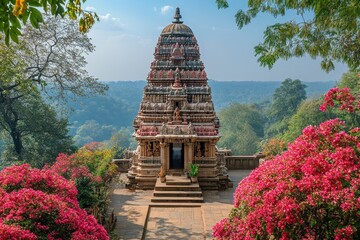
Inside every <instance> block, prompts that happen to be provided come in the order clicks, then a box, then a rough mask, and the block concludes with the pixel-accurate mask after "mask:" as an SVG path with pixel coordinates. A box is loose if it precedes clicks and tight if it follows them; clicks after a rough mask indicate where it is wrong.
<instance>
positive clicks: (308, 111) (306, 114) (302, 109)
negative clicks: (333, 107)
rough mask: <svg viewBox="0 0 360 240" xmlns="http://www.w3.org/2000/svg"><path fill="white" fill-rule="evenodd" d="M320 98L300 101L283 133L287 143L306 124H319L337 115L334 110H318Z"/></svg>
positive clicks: (299, 133)
mask: <svg viewBox="0 0 360 240" xmlns="http://www.w3.org/2000/svg"><path fill="white" fill-rule="evenodd" d="M322 102H323V99H322V98H319V99H309V100H305V101H304V102H302V103H301V104H300V106H299V108H298V109H297V111H296V113H295V114H294V115H293V116H291V118H290V119H289V126H288V128H287V130H286V131H285V133H284V136H283V139H284V140H285V141H286V142H287V143H289V142H293V141H294V140H295V139H296V138H297V137H298V136H300V135H301V133H302V130H303V129H304V128H305V127H306V126H308V125H312V126H315V125H319V124H320V123H322V122H325V121H326V120H329V119H332V118H335V117H337V115H336V114H335V113H334V111H328V112H326V113H324V112H320V111H319V108H320V105H321V103H322Z"/></svg>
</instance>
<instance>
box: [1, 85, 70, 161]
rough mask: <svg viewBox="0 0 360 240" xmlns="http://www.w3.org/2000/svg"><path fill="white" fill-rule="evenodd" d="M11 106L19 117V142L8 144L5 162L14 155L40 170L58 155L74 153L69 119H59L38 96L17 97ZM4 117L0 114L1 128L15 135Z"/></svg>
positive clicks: (17, 131)
mask: <svg viewBox="0 0 360 240" xmlns="http://www.w3.org/2000/svg"><path fill="white" fill-rule="evenodd" d="M11 107H12V111H13V113H14V114H16V115H17V116H18V119H17V121H16V128H15V130H16V134H17V135H18V138H19V142H17V144H8V145H7V148H6V150H5V154H4V155H5V156H3V157H4V158H5V160H8V161H9V160H10V161H11V160H12V158H14V156H16V157H17V158H19V159H20V160H21V159H26V161H27V162H28V163H30V164H31V165H32V166H34V167H42V166H44V164H46V163H50V162H54V161H55V158H56V157H57V155H58V154H59V152H64V153H72V152H73V151H74V150H75V147H74V146H73V142H72V140H71V137H70V136H69V135H68V129H67V126H68V120H67V119H64V118H63V119H59V118H58V116H57V114H56V111H55V109H54V108H52V107H50V106H49V105H48V104H47V103H45V102H44V101H43V100H42V98H41V96H40V95H39V94H38V93H37V94H35V92H34V93H33V94H32V95H25V96H23V97H21V98H19V99H18V100H17V101H15V102H14V103H13V104H12V105H11ZM5 117H6V116H4V115H3V114H0V126H2V127H3V129H4V130H5V131H6V132H7V135H8V136H11V134H14V133H12V131H13V130H12V129H11V128H10V127H9V126H8V124H6V121H5V120H6V119H5ZM16 147H18V148H20V149H21V154H20V157H19V156H18V155H17V154H16V149H15V148H16ZM14 153H15V154H14Z"/></svg>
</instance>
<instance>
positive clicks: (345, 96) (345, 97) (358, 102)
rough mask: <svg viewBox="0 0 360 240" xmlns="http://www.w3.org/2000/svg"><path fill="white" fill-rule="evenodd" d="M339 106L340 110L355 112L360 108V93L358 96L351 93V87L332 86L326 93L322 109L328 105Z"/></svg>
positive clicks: (324, 109)
mask: <svg viewBox="0 0 360 240" xmlns="http://www.w3.org/2000/svg"><path fill="white" fill-rule="evenodd" d="M334 106H338V108H339V109H340V110H343V111H346V112H350V113H353V112H355V111H359V110H360V93H358V98H356V96H354V95H353V94H351V93H350V89H349V88H342V89H340V88H338V87H335V88H332V89H330V90H329V91H328V92H327V93H326V94H325V95H324V103H323V104H322V105H321V106H320V110H321V111H323V112H324V111H326V109H327V108H328V107H334Z"/></svg>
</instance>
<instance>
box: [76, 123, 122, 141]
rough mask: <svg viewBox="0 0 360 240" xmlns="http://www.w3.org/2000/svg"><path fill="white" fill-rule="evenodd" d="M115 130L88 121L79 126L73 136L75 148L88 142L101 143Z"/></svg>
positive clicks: (112, 127)
mask: <svg viewBox="0 0 360 240" xmlns="http://www.w3.org/2000/svg"><path fill="white" fill-rule="evenodd" d="M115 131H116V129H115V128H114V126H111V125H100V124H99V123H98V122H96V121H95V120H88V121H86V122H85V123H84V124H83V125H81V126H80V127H79V128H78V129H77V131H76V135H75V136H74V141H75V142H76V145H77V146H83V145H85V144H87V143H90V142H101V141H105V140H107V139H110V137H111V136H112V135H113V134H114V133H115Z"/></svg>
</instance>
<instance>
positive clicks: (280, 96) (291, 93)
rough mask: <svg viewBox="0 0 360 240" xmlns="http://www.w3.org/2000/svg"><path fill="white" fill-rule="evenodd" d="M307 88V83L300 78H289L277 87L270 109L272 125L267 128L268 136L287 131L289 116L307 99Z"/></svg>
mask: <svg viewBox="0 0 360 240" xmlns="http://www.w3.org/2000/svg"><path fill="white" fill-rule="evenodd" d="M305 88H306V85H304V84H302V83H301V81H300V80H298V79H296V80H292V79H290V78H287V79H285V80H284V81H283V82H282V83H281V86H280V87H278V88H276V89H275V92H274V94H273V101H272V104H271V107H270V110H269V119H270V126H269V127H268V128H267V129H266V135H267V136H268V137H273V136H276V135H281V134H282V133H283V132H285V131H286V129H287V127H288V121H289V118H290V117H291V116H292V115H293V114H294V113H295V112H296V109H297V107H298V106H299V104H300V103H301V101H303V100H304V99H306V91H305Z"/></svg>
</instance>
